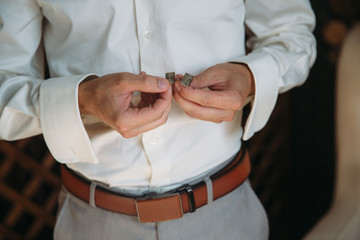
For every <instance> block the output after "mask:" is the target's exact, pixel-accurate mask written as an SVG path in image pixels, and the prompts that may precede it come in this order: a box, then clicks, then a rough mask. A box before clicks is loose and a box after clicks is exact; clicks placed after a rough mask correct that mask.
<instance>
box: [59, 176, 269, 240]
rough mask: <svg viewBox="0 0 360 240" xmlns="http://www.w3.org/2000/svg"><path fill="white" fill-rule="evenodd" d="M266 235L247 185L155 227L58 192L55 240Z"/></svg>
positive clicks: (256, 238)
mask: <svg viewBox="0 0 360 240" xmlns="http://www.w3.org/2000/svg"><path fill="white" fill-rule="evenodd" d="M268 231H269V228H268V220H267V216H266V213H265V211H264V208H263V206H262V205H261V203H260V202H259V200H258V198H257V197H256V195H255V193H254V192H253V190H252V188H251V186H250V183H249V181H246V182H245V183H244V184H242V185H241V186H240V187H239V188H237V189H236V190H234V191H233V192H231V193H229V194H227V195H226V196H224V197H222V198H220V199H218V200H216V201H213V202H210V203H209V204H207V205H205V206H203V207H201V208H199V209H197V210H196V211H195V212H194V213H187V214H184V216H183V217H182V218H180V219H175V220H170V221H164V222H158V223H139V222H138V220H137V218H136V217H132V216H127V215H122V214H118V213H113V212H109V211H106V210H103V209H100V208H94V207H91V206H90V205H89V204H88V203H86V202H84V201H82V200H80V199H78V198H76V197H75V196H73V195H72V194H71V193H69V192H68V191H67V190H66V189H64V188H63V189H62V190H61V192H60V196H59V211H58V218H57V223H56V226H55V230H54V239H55V240H65V239H74V240H83V239H84V240H92V239H99V240H110V239H118V240H135V239H138V240H180V239H182V240H202V239H206V240H266V239H268Z"/></svg>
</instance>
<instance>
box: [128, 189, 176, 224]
mask: <svg viewBox="0 0 360 240" xmlns="http://www.w3.org/2000/svg"><path fill="white" fill-rule="evenodd" d="M135 205H136V211H137V216H138V220H139V222H142V223H145V222H161V221H166V220H171V219H177V218H181V217H182V216H183V208H182V203H181V196H180V193H170V194H162V195H158V196H154V195H152V194H149V195H147V196H145V197H143V198H137V199H135Z"/></svg>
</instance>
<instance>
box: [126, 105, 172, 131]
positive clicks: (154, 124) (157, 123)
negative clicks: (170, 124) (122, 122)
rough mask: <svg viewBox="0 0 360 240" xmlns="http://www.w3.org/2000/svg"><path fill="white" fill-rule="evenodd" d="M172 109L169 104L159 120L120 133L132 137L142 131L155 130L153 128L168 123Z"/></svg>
mask: <svg viewBox="0 0 360 240" xmlns="http://www.w3.org/2000/svg"><path fill="white" fill-rule="evenodd" d="M170 109H171V105H169V107H168V108H167V109H166V111H165V112H164V113H163V115H162V116H161V118H159V119H158V120H156V121H153V122H150V123H147V124H145V125H141V126H139V127H137V128H133V129H129V130H128V131H125V132H121V133H120V134H121V135H122V136H123V137H125V138H130V137H135V136H137V135H139V134H141V133H144V132H148V131H150V130H153V129H155V128H157V127H159V126H161V125H163V124H165V123H166V121H167V118H168V116H169V112H170Z"/></svg>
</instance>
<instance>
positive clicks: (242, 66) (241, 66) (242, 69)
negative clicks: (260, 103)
mask: <svg viewBox="0 0 360 240" xmlns="http://www.w3.org/2000/svg"><path fill="white" fill-rule="evenodd" d="M229 63H230V64H233V65H234V66H236V65H237V66H238V70H237V72H239V73H241V74H243V75H244V76H245V78H246V79H247V81H248V86H249V94H248V96H253V95H255V79H254V75H253V73H252V71H251V69H250V68H249V66H248V65H247V64H246V63H242V62H229Z"/></svg>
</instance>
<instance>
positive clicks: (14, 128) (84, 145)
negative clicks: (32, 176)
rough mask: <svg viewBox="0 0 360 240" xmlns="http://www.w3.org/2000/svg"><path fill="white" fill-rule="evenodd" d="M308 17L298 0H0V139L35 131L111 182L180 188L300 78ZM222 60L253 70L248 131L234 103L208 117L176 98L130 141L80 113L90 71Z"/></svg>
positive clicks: (67, 158)
mask: <svg viewBox="0 0 360 240" xmlns="http://www.w3.org/2000/svg"><path fill="white" fill-rule="evenodd" d="M314 24H315V18H314V14H313V11H312V10H311V7H310V4H309V2H308V1H306V0H246V1H242V0H221V1H220V0H180V1H179V0H177V1H175V0H133V1H130V0H106V1H98V0H87V1H80V0H72V1H70V0H0V139H6V140H15V139H20V138H26V137H30V136H34V135H37V134H43V136H44V138H45V141H46V144H47V146H48V148H49V150H50V151H51V153H52V154H53V156H54V157H55V159H56V160H57V161H59V162H61V163H66V164H68V166H69V167H71V168H73V169H74V170H76V171H79V172H80V173H81V174H83V175H84V176H86V177H88V178H90V179H93V180H97V181H100V182H103V183H105V184H107V185H109V186H111V187H117V188H120V189H124V190H126V191H130V192H137V193H143V192H146V191H155V192H163V191H166V190H168V189H170V188H173V187H177V186H179V185H181V184H183V183H184V182H187V181H190V180H192V179H194V178H197V177H199V176H202V175H203V174H205V173H207V172H208V171H210V170H211V169H213V168H215V167H216V166H218V165H219V164H221V163H223V162H224V161H226V160H227V159H230V158H231V157H232V156H233V155H234V154H236V152H237V151H238V150H239V149H240V147H241V138H242V137H243V139H245V140H247V139H249V138H250V137H251V136H252V135H253V134H254V132H256V131H258V130H260V129H261V128H262V127H263V126H264V125H265V124H266V122H267V120H268V118H269V116H270V114H271V112H272V110H273V108H274V105H275V102H276V99H277V95H278V93H279V92H283V91H286V90H288V89H290V88H292V87H294V86H297V85H300V84H302V83H303V82H304V81H305V79H306V77H307V75H308V72H309V68H310V66H311V65H312V64H313V62H314V59H315V52H316V51H315V40H314V37H313V35H312V34H311V30H312V29H313V28H314ZM245 32H247V33H248V34H249V38H248V39H247V48H248V49H250V50H251V51H250V52H249V53H248V54H247V53H246V47H245V40H246V38H245ZM229 61H236V62H243V63H246V64H247V65H248V66H249V67H250V69H251V71H252V73H253V76H254V78H255V87H256V94H255V97H254V100H253V101H252V103H251V104H252V108H251V112H250V115H249V117H248V119H247V120H246V125H245V128H244V131H243V128H242V126H241V115H242V114H241V111H239V113H238V115H237V116H236V117H235V119H234V120H233V121H231V122H223V123H221V124H215V123H212V122H207V121H201V120H197V119H194V118H191V117H189V116H187V115H186V114H185V113H184V111H183V110H182V109H181V108H180V106H179V105H178V104H177V103H176V102H174V103H173V105H172V109H171V111H170V114H169V117H168V120H167V122H166V124H164V125H162V126H160V127H158V128H156V129H154V130H151V131H148V132H146V133H143V134H140V135H138V136H137V137H134V138H130V139H125V138H123V137H122V136H121V135H120V134H119V133H118V132H116V131H114V130H113V129H111V128H110V127H108V126H107V125H105V124H104V123H102V122H100V121H99V120H97V119H95V118H94V117H92V116H83V118H82V117H81V116H80V113H79V108H78V102H77V98H78V96H77V92H78V85H79V83H80V82H81V81H83V80H84V79H86V78H88V77H89V76H93V75H94V76H102V75H105V74H108V73H115V72H131V73H135V74H138V73H140V71H145V72H146V73H147V74H151V75H156V76H162V77H164V76H165V73H166V72H176V73H182V74H183V73H185V72H188V73H190V74H193V75H196V74H199V73H200V72H202V71H204V70H205V69H207V68H208V67H210V66H213V65H215V64H218V63H223V62H229ZM46 64H47V67H48V70H49V76H50V77H49V78H48V79H44V78H45V66H46Z"/></svg>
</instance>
